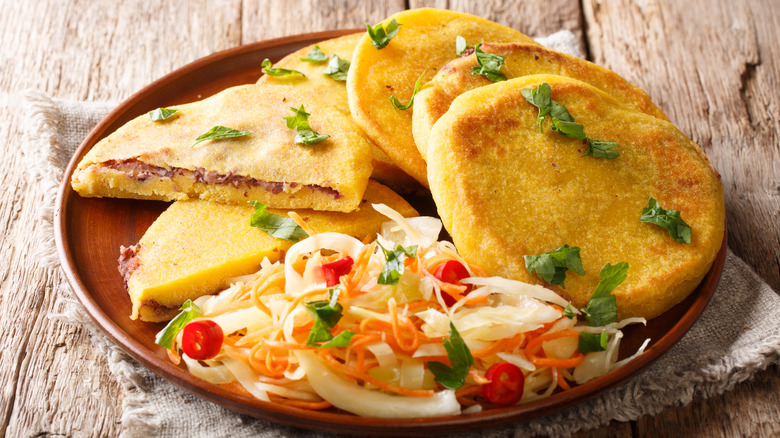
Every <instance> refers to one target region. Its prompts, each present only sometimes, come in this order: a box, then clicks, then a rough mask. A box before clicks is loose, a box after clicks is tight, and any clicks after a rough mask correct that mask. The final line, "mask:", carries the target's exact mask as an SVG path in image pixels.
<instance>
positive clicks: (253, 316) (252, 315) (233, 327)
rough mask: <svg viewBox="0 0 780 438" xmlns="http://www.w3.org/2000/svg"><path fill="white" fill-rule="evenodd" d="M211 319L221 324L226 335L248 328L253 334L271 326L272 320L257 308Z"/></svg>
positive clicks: (223, 314) (249, 308)
mask: <svg viewBox="0 0 780 438" xmlns="http://www.w3.org/2000/svg"><path fill="white" fill-rule="evenodd" d="M210 319H211V320H212V321H214V322H216V323H217V324H219V326H220V327H221V328H222V333H224V334H225V335H229V334H231V333H233V332H235V331H238V330H241V329H243V328H246V329H247V331H248V332H253V331H255V330H259V329H261V328H263V327H264V326H267V325H268V324H271V318H270V317H269V316H268V315H267V314H266V313H265V312H263V311H262V310H260V309H258V308H257V307H255V306H252V307H247V308H246V309H239V310H236V311H234V312H228V313H222V314H220V315H217V316H214V317H211V318H210Z"/></svg>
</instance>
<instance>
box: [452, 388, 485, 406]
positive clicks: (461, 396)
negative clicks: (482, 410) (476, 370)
mask: <svg viewBox="0 0 780 438" xmlns="http://www.w3.org/2000/svg"><path fill="white" fill-rule="evenodd" d="M481 392H482V387H481V386H469V387H467V388H464V389H459V390H458V391H456V392H455V398H456V399H457V400H458V403H460V404H462V405H463V406H474V405H476V404H477V402H476V401H474V399H471V398H467V397H469V396H473V395H477V394H479V393H481Z"/></svg>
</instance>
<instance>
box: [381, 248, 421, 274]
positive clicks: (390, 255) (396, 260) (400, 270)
mask: <svg viewBox="0 0 780 438" xmlns="http://www.w3.org/2000/svg"><path fill="white" fill-rule="evenodd" d="M377 245H379V248H381V249H382V251H383V252H384V253H385V259H386V260H387V262H385V266H384V267H383V268H382V273H380V274H379V278H377V281H376V282H377V283H379V284H398V279H400V278H401V276H402V275H404V259H405V258H406V257H416V256H417V245H412V246H410V247H408V248H404V247H403V246H401V245H400V244H399V245H398V247H396V249H395V250H393V251H388V250H386V249H385V247H384V246H382V244H381V243H379V242H377Z"/></svg>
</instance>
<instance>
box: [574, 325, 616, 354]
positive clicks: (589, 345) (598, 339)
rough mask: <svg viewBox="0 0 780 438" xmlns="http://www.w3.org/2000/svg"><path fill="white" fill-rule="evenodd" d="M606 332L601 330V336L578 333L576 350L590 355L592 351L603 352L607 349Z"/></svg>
mask: <svg viewBox="0 0 780 438" xmlns="http://www.w3.org/2000/svg"><path fill="white" fill-rule="evenodd" d="M608 340H609V337H608V336H607V331H606V330H602V331H601V334H599V335H597V334H594V333H585V332H580V337H579V341H578V343H577V350H578V351H579V352H580V353H583V354H585V353H590V352H592V351H604V350H606V349H607V341H608Z"/></svg>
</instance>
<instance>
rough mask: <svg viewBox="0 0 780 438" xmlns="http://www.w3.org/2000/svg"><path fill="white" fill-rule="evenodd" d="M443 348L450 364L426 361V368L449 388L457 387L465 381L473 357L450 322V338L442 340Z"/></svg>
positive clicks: (472, 362) (472, 363)
mask: <svg viewBox="0 0 780 438" xmlns="http://www.w3.org/2000/svg"><path fill="white" fill-rule="evenodd" d="M442 343H443V344H444V349H445V350H447V358H448V359H449V360H450V364H451V366H447V365H445V364H443V363H441V362H438V361H432V362H428V363H427V365H428V369H429V370H431V372H432V373H433V375H434V376H435V377H436V381H437V382H439V383H441V384H442V385H443V386H444V387H446V388H449V389H458V388H460V387H461V386H462V385H463V382H465V381H466V376H467V375H468V374H469V370H470V369H471V366H472V365H474V357H472V356H471V351H469V347H468V346H467V345H466V343H465V342H463V338H461V337H460V333H458V330H456V329H455V325H454V324H453V323H452V322H450V338H449V339H447V338H444V339H443V340H442Z"/></svg>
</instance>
